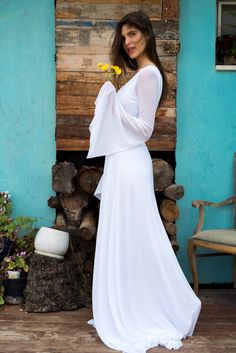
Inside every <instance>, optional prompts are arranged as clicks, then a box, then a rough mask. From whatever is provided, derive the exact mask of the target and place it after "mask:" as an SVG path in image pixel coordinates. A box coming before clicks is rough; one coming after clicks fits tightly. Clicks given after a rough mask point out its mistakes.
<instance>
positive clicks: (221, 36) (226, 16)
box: [216, 1, 236, 69]
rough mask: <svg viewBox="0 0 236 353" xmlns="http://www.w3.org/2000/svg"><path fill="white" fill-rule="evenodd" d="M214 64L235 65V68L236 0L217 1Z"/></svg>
mask: <svg viewBox="0 0 236 353" xmlns="http://www.w3.org/2000/svg"><path fill="white" fill-rule="evenodd" d="M216 64H217V65H231V66H232V65H235V69H236V1H219V2H218V36H217V38H216Z"/></svg>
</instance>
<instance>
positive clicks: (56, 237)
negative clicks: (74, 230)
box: [34, 227, 69, 260]
mask: <svg viewBox="0 0 236 353" xmlns="http://www.w3.org/2000/svg"><path fill="white" fill-rule="evenodd" d="M34 247H35V252H36V253H37V254H40V255H45V256H50V257H55V258H57V259H61V260H63V259H64V255H65V253H66V252H67V250H68V247H69V233H67V232H63V231H61V230H57V229H52V228H47V227H42V228H40V229H39V231H38V233H37V235H36V238H35V241H34Z"/></svg>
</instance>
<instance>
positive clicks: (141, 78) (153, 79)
mask: <svg viewBox="0 0 236 353" xmlns="http://www.w3.org/2000/svg"><path fill="white" fill-rule="evenodd" d="M144 82H147V83H153V84H155V83H156V84H157V85H159V84H162V75H161V72H160V70H159V69H158V67H157V66H155V65H147V66H145V67H143V68H142V69H140V70H139V71H138V75H137V83H140V84H142V83H144Z"/></svg>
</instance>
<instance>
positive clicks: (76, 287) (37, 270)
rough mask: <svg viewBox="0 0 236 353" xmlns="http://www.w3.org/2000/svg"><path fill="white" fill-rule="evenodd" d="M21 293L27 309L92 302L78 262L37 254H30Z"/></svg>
mask: <svg viewBox="0 0 236 353" xmlns="http://www.w3.org/2000/svg"><path fill="white" fill-rule="evenodd" d="M24 295H25V298H26V302H25V305H24V307H25V310H26V311H28V312H52V311H61V310H75V309H78V308H81V307H83V306H86V305H90V303H91V297H90V295H89V294H88V292H87V291H86V290H85V289H84V287H83V279H82V276H81V274H80V272H79V268H78V264H76V263H73V262H72V260H71V258H65V259H64V261H60V260H58V259H55V258H52V257H47V256H43V255H39V254H33V256H32V258H31V261H30V270H29V274H28V281H27V286H26V289H25V293H24Z"/></svg>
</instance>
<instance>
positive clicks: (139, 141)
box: [87, 65, 201, 353]
mask: <svg viewBox="0 0 236 353" xmlns="http://www.w3.org/2000/svg"><path fill="white" fill-rule="evenodd" d="M161 91H162V78H161V75H160V73H159V70H158V69H157V68H156V67H155V66H153V65H150V66H148V67H145V68H143V69H141V70H140V71H139V72H138V73H137V74H136V75H135V76H134V77H133V78H132V79H131V80H130V81H129V82H128V83H127V84H126V85H124V86H123V87H122V88H121V89H120V90H119V91H118V92H116V90H115V88H114V86H113V85H112V84H111V83H110V82H106V83H105V84H104V85H103V87H102V88H101V90H100V92H99V95H98V97H97V100H96V109H95V116H94V118H93V120H92V122H91V124H90V149H89V153H88V156H87V158H92V157H97V156H102V155H105V156H106V158H105V165H104V172H103V176H102V178H101V180H100V182H99V184H98V186H97V189H96V191H95V195H96V196H97V197H98V198H99V199H100V200H101V203H100V212H99V223H98V230H97V240H96V250H95V261H94V272H93V289H92V291H93V292H92V306H93V319H91V320H89V321H88V323H89V324H92V325H93V326H94V327H95V328H96V330H97V332H98V335H99V337H100V338H101V340H102V341H103V342H104V344H105V345H107V346H108V347H110V348H113V349H116V350H120V351H122V352H123V353H145V352H146V351H147V350H148V349H149V348H151V347H154V346H157V345H163V346H165V347H166V348H169V349H172V348H173V349H178V348H179V347H180V346H181V345H182V342H181V340H182V339H183V338H185V337H187V336H191V335H192V333H193V330H194V327H195V324H196V321H197V318H198V315H199V312H200V308H201V303H200V300H199V299H198V298H197V297H196V295H195V294H194V292H193V290H192V289H191V287H190V286H189V284H188V282H187V280H186V278H185V276H184V274H183V272H182V270H181V268H180V266H179V263H178V261H177V259H176V256H175V254H174V252H173V249H172V247H171V244H170V241H169V239H168V236H167V234H166V232H165V229H164V226H163V224H162V221H161V218H160V215H159V211H158V208H157V204H156V199H155V193H154V185H153V170H152V160H151V157H150V154H149V151H148V149H147V147H146V145H145V141H147V140H148V139H149V138H150V136H151V134H152V131H153V127H154V121H155V111H156V108H157V105H158V102H159V99H160V95H161Z"/></svg>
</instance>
